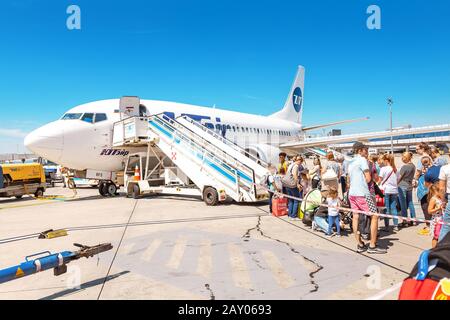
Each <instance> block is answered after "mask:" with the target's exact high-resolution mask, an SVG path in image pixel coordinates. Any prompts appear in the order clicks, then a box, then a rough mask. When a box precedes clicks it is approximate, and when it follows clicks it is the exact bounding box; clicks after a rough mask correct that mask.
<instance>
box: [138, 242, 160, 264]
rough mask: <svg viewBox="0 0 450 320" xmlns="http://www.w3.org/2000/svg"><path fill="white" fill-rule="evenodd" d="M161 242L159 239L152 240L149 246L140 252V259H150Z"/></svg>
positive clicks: (147, 260)
mask: <svg viewBox="0 0 450 320" xmlns="http://www.w3.org/2000/svg"><path fill="white" fill-rule="evenodd" d="M161 243H162V241H161V240H160V239H155V240H153V241H152V243H151V244H150V246H149V247H148V248H147V249H146V250H145V251H144V253H143V254H142V256H141V259H142V260H144V261H146V262H149V261H150V260H152V257H153V255H154V254H155V252H156V250H158V248H159V246H160V245H161Z"/></svg>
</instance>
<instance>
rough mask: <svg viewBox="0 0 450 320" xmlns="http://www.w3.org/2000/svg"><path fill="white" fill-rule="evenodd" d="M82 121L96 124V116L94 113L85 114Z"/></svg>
mask: <svg viewBox="0 0 450 320" xmlns="http://www.w3.org/2000/svg"><path fill="white" fill-rule="evenodd" d="M81 120H82V121H84V122H88V123H94V114H93V113H85V114H84V115H83V117H82V118H81Z"/></svg>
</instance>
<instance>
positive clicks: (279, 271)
mask: <svg viewBox="0 0 450 320" xmlns="http://www.w3.org/2000/svg"><path fill="white" fill-rule="evenodd" d="M261 253H262V256H263V257H264V260H265V261H266V263H267V265H268V266H269V268H270V271H272V275H273V277H274V278H275V281H276V282H277V284H278V286H280V287H281V288H284V289H286V288H289V287H292V286H293V285H294V284H295V280H294V279H293V278H292V277H291V276H290V275H289V274H288V273H287V272H286V271H285V270H284V268H283V265H282V264H281V262H280V260H278V258H277V256H276V255H275V254H274V253H273V252H272V251H267V250H262V251H261Z"/></svg>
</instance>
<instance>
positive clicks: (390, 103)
mask: <svg viewBox="0 0 450 320" xmlns="http://www.w3.org/2000/svg"><path fill="white" fill-rule="evenodd" d="M387 104H388V106H389V115H390V122H391V126H390V128H391V153H392V154H394V132H393V129H392V105H393V104H394V100H392V98H387Z"/></svg>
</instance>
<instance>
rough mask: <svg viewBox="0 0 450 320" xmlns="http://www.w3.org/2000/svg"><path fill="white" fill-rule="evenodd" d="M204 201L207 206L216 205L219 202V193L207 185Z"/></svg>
mask: <svg viewBox="0 0 450 320" xmlns="http://www.w3.org/2000/svg"><path fill="white" fill-rule="evenodd" d="M203 201H205V203H206V205H207V206H215V205H217V204H218V203H219V194H218V193H217V190H216V189H214V188H213V187H206V188H205V190H203Z"/></svg>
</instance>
